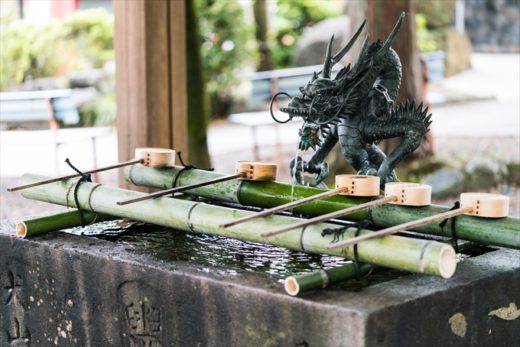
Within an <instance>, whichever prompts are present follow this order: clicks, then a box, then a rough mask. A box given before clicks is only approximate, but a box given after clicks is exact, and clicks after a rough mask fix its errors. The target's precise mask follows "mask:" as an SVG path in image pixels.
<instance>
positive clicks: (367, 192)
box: [220, 175, 379, 228]
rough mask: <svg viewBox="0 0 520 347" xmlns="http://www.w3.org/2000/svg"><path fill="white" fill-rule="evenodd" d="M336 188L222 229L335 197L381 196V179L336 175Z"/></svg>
mask: <svg viewBox="0 0 520 347" xmlns="http://www.w3.org/2000/svg"><path fill="white" fill-rule="evenodd" d="M335 179H336V187H335V189H333V190H329V191H326V192H323V193H319V194H315V195H312V196H309V197H306V198H303V199H300V200H297V201H293V202H290V203H287V204H283V205H280V206H276V207H273V208H270V209H266V210H263V211H261V212H258V213H255V214H251V215H249V216H245V217H242V218H239V219H236V220H234V221H231V222H228V223H224V224H221V225H220V227H221V228H228V227H230V226H233V225H237V224H241V223H244V222H247V221H250V220H253V219H256V218H260V217H266V216H270V215H273V214H275V213H278V212H281V211H286V210H290V209H292V208H294V207H297V206H301V205H304V204H306V203H309V202H312V201H316V200H321V199H325V198H328V197H330V196H335V195H346V196H359V197H369V196H377V195H379V177H377V176H367V175H336V178H335Z"/></svg>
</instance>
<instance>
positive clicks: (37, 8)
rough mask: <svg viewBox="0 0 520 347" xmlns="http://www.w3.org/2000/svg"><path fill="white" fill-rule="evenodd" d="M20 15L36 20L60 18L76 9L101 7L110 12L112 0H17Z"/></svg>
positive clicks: (43, 20) (44, 20)
mask: <svg viewBox="0 0 520 347" xmlns="http://www.w3.org/2000/svg"><path fill="white" fill-rule="evenodd" d="M17 3H18V6H19V10H20V11H19V12H20V17H21V18H23V19H28V20H31V21H37V22H46V21H49V20H50V19H52V18H61V17H66V16H68V15H70V14H71V13H72V12H74V11H77V10H86V9H91V8H103V9H105V10H106V11H107V12H109V13H112V0H18V1H17Z"/></svg>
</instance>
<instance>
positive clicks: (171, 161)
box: [135, 147, 175, 168]
mask: <svg viewBox="0 0 520 347" xmlns="http://www.w3.org/2000/svg"><path fill="white" fill-rule="evenodd" d="M135 158H136V159H141V160H143V165H144V166H148V167H155V168H162V167H173V166H175V151H174V150H173V149H168V148H155V147H140V148H136V149H135Z"/></svg>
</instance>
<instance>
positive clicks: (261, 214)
mask: <svg viewBox="0 0 520 347" xmlns="http://www.w3.org/2000/svg"><path fill="white" fill-rule="evenodd" d="M345 189H346V188H337V189H333V190H328V191H326V192H323V193H319V194H316V195H312V196H309V197H307V198H303V199H300V200H297V201H293V202H290V203H288V204H283V205H280V206H276V207H273V208H270V209H267V210H264V211H261V212H257V213H255V214H253V215H250V216H246V217H243V218H239V219H235V220H234V221H231V222H228V223H224V224H221V225H220V227H221V228H229V227H231V226H233V225H237V224H241V223H244V222H247V221H250V220H252V219H255V218H260V217H267V216H270V215H273V214H275V213H278V212H282V211H287V210H290V209H292V208H295V207H298V206H301V205H303V204H307V203H309V202H313V201H316V200H321V199H325V198H328V197H330V196H334V195H338V194H340V193H341V192H344V191H345Z"/></svg>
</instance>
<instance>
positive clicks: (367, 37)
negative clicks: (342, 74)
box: [356, 35, 369, 61]
mask: <svg viewBox="0 0 520 347" xmlns="http://www.w3.org/2000/svg"><path fill="white" fill-rule="evenodd" d="M368 40H369V35H367V36H366V37H365V39H364V40H363V44H362V45H361V49H360V50H359V55H358V58H357V60H356V61H359V59H361V56H363V54H364V53H365V51H366V50H367V47H368Z"/></svg>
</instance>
